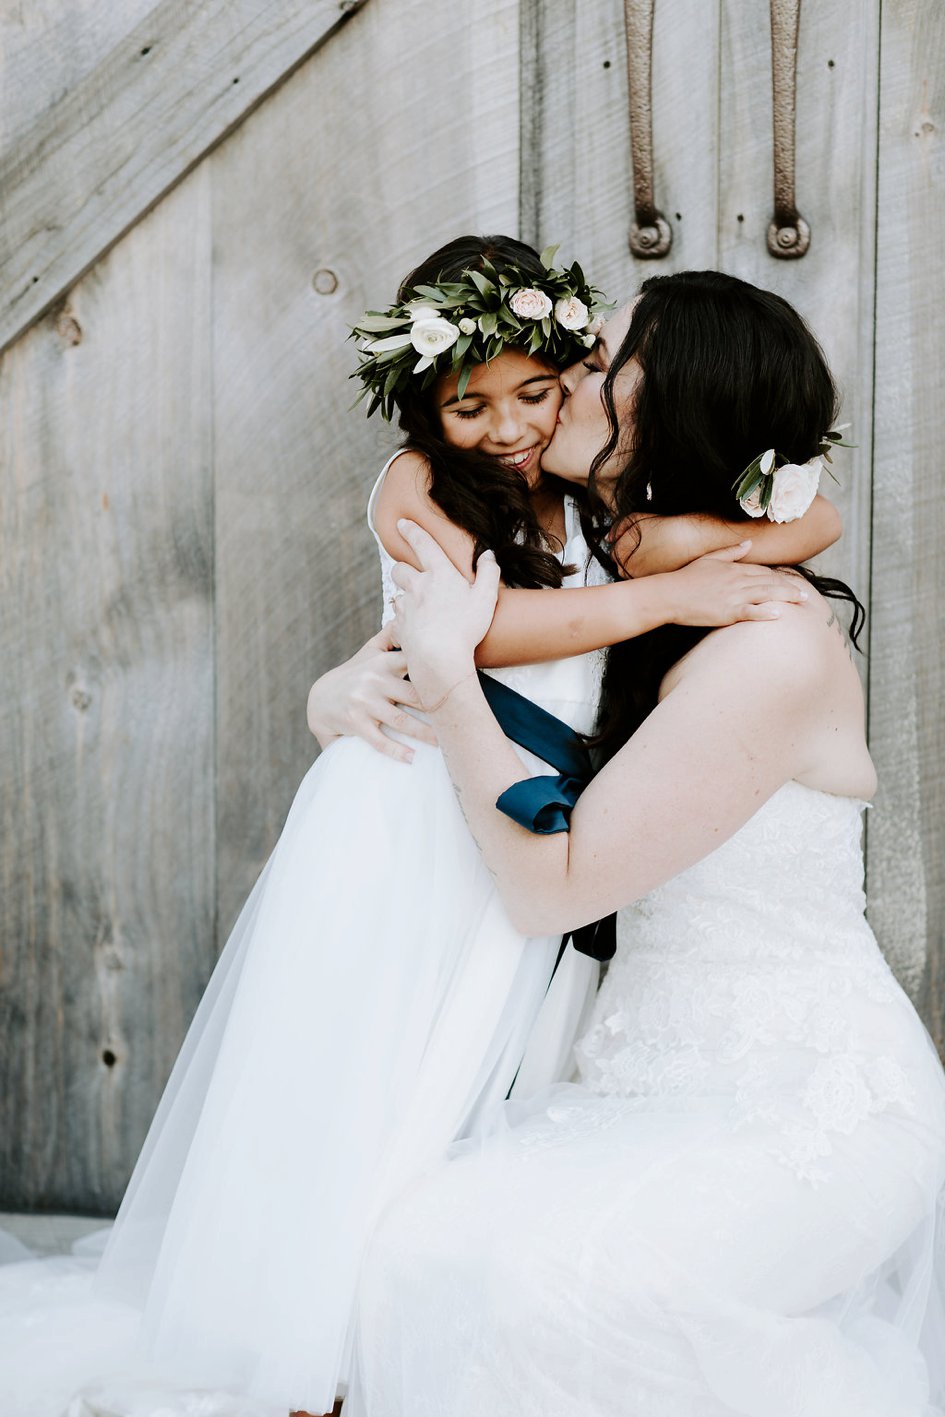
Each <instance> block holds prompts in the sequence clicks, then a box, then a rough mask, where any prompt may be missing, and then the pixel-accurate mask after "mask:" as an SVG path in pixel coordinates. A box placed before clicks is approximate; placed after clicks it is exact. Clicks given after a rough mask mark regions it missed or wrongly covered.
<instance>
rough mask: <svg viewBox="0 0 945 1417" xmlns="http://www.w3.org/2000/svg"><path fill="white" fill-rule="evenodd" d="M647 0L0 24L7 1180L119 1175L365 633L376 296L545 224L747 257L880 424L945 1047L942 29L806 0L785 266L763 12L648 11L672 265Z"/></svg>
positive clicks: (886, 683) (1, 897) (884, 622)
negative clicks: (360, 319) (323, 680)
mask: <svg viewBox="0 0 945 1417" xmlns="http://www.w3.org/2000/svg"><path fill="white" fill-rule="evenodd" d="M628 8H629V10H630V11H631V16H630V19H631V26H632V29H633V33H634V34H635V35H636V36H637V40H636V43H635V47H634V53H633V59H634V73H635V76H636V78H635V88H634V106H635V110H636V111H637V112H638V111H639V99H640V97H641V88H640V83H641V74H642V73H643V70H642V69H641V67H640V66H641V60H642V58H643V57H645V56H644V55H643V54H642V50H641V44H642V41H641V40H640V39H639V35H640V34H641V33H645V30H646V22H647V15H646V13H645V12H646V10H647V8H648V7H647V6H646V5H641V4H635V3H632V0H631V3H630V4H629V5H628ZM776 8H779V9H781V10H784V9H786V8H790V7H788V6H785V5H780V6H776ZM624 11H625V7H624V4H623V3H622V0H469V3H464V4H463V5H454V4H447V3H445V0H439V3H437V2H436V0H367V3H363V0H362V3H360V4H359V3H358V0H354V3H351V0H279V3H275V4H274V3H272V0H242V2H241V4H240V5H239V6H234V5H233V4H232V3H231V0H206V3H201V4H200V5H198V6H188V5H183V4H181V3H180V0H159V3H155V0H125V2H124V3H123V4H122V5H121V6H117V7H116V6H113V5H110V4H108V3H107V0H72V2H71V3H67V0H57V2H56V3H50V4H48V5H46V6H43V7H26V6H21V7H9V8H8V9H6V10H4V11H3V12H2V14H0V78H2V81H3V82H2V87H0V273H2V279H0V349H3V351H4V352H3V354H2V362H0V419H2V423H0V538H2V544H0V587H2V601H0V604H2V607H3V609H2V615H0V642H2V646H3V655H4V658H3V664H4V668H5V671H6V680H5V688H6V692H5V693H4V695H3V699H2V702H0V810H2V821H3V838H2V842H0V893H2V894H0V912H2V913H0V932H2V933H0V1040H2V1041H0V1206H7V1207H18V1206H23V1207H40V1208H43V1207H45V1208H72V1209H81V1210H88V1211H93V1212H95V1211H107V1210H109V1209H110V1208H112V1207H113V1206H114V1204H115V1203H116V1201H117V1200H118V1198H119V1196H120V1194H121V1191H122V1188H123V1186H124V1183H125V1180H126V1178H127V1175H128V1173H129V1171H130V1168H131V1165H132V1163H133V1161H134V1157H135V1155H136V1153H137V1150H138V1147H139V1145H140V1142H141V1139H142V1137H143V1135H144V1132H145V1129H146V1127H147V1124H148V1121H149V1119H150V1116H151V1113H152V1111H153V1108H154V1105H155V1103H156V1101H157V1097H158V1095H159V1092H160V1089H161V1086H162V1085H163V1081H164V1079H165V1077H166V1075H167V1072H168V1070H169V1068H170V1065H171V1063H172V1061H173V1058H174V1056H175V1054H176V1051H177V1048H178V1046H179V1043H180V1040H181V1037H182V1035H183V1032H184V1029H185V1027H186V1024H187V1022H188V1020H189V1018H190V1016H191V1014H192V1012H193V1009H194V1007H195V1004H196V1001H197V999H198V998H199V995H200V992H201V990H202V988H203V985H204V983H205V981H206V978H207V976H208V974H209V972H210V969H211V968H212V964H213V961H214V959H215V957H216V954H217V952H218V950H219V948H220V946H221V945H222V943H223V940H224V939H225V937H226V933H227V931H228V929H229V926H230V924H231V923H232V921H233V918H234V916H235V913H236V911H237V909H238V907H239V905H240V903H241V901H242V899H243V897H244V896H245V894H246V892H247V890H248V888H249V886H250V885H251V883H252V881H253V879H254V877H255V875H256V874H257V872H258V870H259V868H260V866H261V865H262V863H263V861H264V860H265V857H266V855H267V854H268V852H269V850H270V849H271V847H272V845H273V843H274V841H275V839H276V836H277V834H278V830H279V827H280V825H281V822H282V820H283V817H284V814H285V811H286V809H287V807H288V804H289V802H290V800H291V797H292V794H293V792H294V789H295V787H296V785H297V783H298V780H299V779H300V777H301V776H302V774H303V772H304V771H305V768H306V766H307V764H308V762H309V761H310V759H311V756H312V751H313V746H312V743H311V741H310V739H309V737H308V734H307V731H306V728H305V724H304V701H305V694H306V691H307V688H308V685H309V683H310V681H311V679H312V677H313V676H314V675H315V674H316V673H318V672H319V671H320V670H321V669H322V668H324V667H325V666H327V665H328V664H329V663H331V662H333V661H335V660H336V659H338V658H340V657H342V656H343V655H345V654H347V653H348V652H350V650H351V649H352V648H353V647H354V646H355V645H356V644H357V643H358V642H359V640H360V639H361V638H363V636H365V635H366V634H367V633H369V632H370V631H371V630H372V629H373V628H374V625H375V623H376V617H377V612H378V608H379V606H378V599H379V598H378V593H377V582H376V576H377V570H376V562H375V556H374V552H373V549H372V547H371V544H370V540H369V537H368V534H367V531H366V528H365V525H364V502H365V498H366V494H367V490H368V488H369V486H370V483H371V480H372V478H373V476H374V474H375V471H376V469H377V467H378V466H379V462H380V460H381V459H382V457H383V456H384V454H385V453H386V451H387V448H388V447H389V446H390V442H391V439H390V435H389V434H388V433H385V431H384V430H383V429H380V428H376V427H371V426H369V425H367V424H365V422H364V420H363V419H362V418H361V417H360V416H359V415H358V414H354V415H352V414H350V413H349V412H348V403H349V401H350V387H349V385H348V383H347V373H348V369H349V367H350V363H351V350H350V346H348V345H346V342H345V335H346V326H347V322H348V321H350V320H352V319H353V318H354V317H356V316H357V315H358V314H359V313H360V311H361V310H362V309H363V308H364V306H365V305H366V304H369V303H374V302H376V301H384V300H386V299H387V298H388V297H389V293H390V291H391V290H392V289H393V288H394V285H395V284H396V281H397V279H398V277H399V276H400V275H401V274H402V273H403V272H404V271H405V270H406V269H408V268H409V267H410V266H411V265H412V264H413V263H414V262H415V261H416V260H417V259H419V258H420V257H421V256H422V255H424V254H425V253H426V252H427V251H429V250H431V249H432V248H433V247H434V246H435V245H436V244H438V243H439V242H440V241H442V240H445V239H446V238H448V237H449V236H451V235H454V234H457V233H458V232H459V231H461V230H464V229H473V230H476V229H478V230H489V229H492V230H506V231H514V230H515V229H516V227H519V226H520V228H521V231H522V234H523V235H524V236H525V237H526V238H530V239H533V240H536V241H538V242H540V243H545V242H550V241H561V242H562V243H563V247H564V250H563V254H566V255H569V256H570V255H577V256H580V258H581V260H582V261H583V262H584V263H585V265H586V267H587V269H588V270H589V271H590V272H591V273H592V274H593V277H594V279H595V280H596V281H597V282H598V283H599V284H601V285H602V286H603V287H604V288H605V289H607V290H608V291H609V292H610V293H611V294H613V295H615V296H620V295H622V294H625V293H626V294H628V293H629V292H630V291H631V290H632V289H633V288H634V287H635V286H636V284H637V283H638V282H639V280H640V279H641V278H643V277H644V276H645V275H647V274H649V273H651V271H660V270H672V269H679V268H682V267H700V266H701V267H704V266H721V267H723V268H724V269H728V270H731V271H733V272H735V273H737V274H741V275H744V276H747V277H748V278H749V279H752V280H756V281H758V282H760V283H762V284H765V285H769V286H772V287H774V288H775V289H777V290H780V291H781V292H782V293H784V294H785V295H786V296H787V297H788V298H789V299H791V300H792V301H794V302H795V303H796V304H797V305H798V306H799V307H800V308H801V310H802V311H803V312H804V313H805V314H806V315H807V316H808V317H809V318H810V320H811V322H812V323H813V325H814V327H815V328H816V330H817V331H818V333H819V334H820V336H821V338H822V339H823V342H824V344H825V346H826V348H827V351H828V354H829V356H830V358H831V362H832V364H833V366H834V368H835V370H836V372H837V374H838V376H839V379H840V382H841V384H842V386H843V389H844V394H845V415H846V417H848V418H849V419H850V420H851V421H852V422H853V424H854V430H855V438H856V441H857V443H858V444H859V447H858V449H857V451H856V453H855V454H854V455H852V456H851V458H850V460H849V462H848V463H846V464H845V465H843V466H842V468H841V473H842V477H843V486H842V489H841V491H840V492H839V494H838V496H839V500H840V503H841V506H842V509H843V513H844V517H845V521H846V527H847V532H846V536H845V538H844V542H843V544H842V545H841V546H840V547H839V548H837V549H836V551H834V552H832V553H831V554H830V555H829V556H828V557H827V558H825V560H826V564H827V566H829V568H830V569H832V570H834V571H836V572H837V573H839V574H842V575H844V576H846V577H847V578H848V579H850V580H852V581H853V583H854V584H855V585H856V586H857V588H858V589H860V591H861V594H863V595H864V598H866V597H867V596H868V598H869V600H870V606H871V639H870V654H869V658H868V661H867V662H866V665H865V672H866V673H868V678H869V688H870V702H871V710H870V713H871V732H872V740H873V747H874V751H875V753H876V756H877V760H878V765H879V768H880V773H881V777H882V784H883V785H882V789H881V794H880V798H879V802H878V806H877V810H876V812H875V813H873V814H872V825H871V828H870V833H869V883H870V889H871V895H872V911H873V919H874V921H875V923H876V926H877V930H878V933H879V935H880V938H881V942H882V943H883V945H884V947H885V948H886V950H887V953H888V954H889V957H890V959H891V960H892V962H893V964H894V966H895V967H896V969H897V970H898V972H899V973H900V976H901V977H902V978H903V980H904V981H905V983H906V984H907V986H908V987H909V988H910V989H911V990H912V992H913V994H914V996H915V997H916V999H917V1000H918V1001H919V1003H920V1005H921V1007H922V1008H923V1010H924V1011H925V1015H926V1017H927V1018H928V1020H929V1021H930V1023H931V1024H932V1026H933V1028H934V1031H935V1033H936V1037H937V1038H938V1041H939V1042H940V1043H941V1042H942V1039H943V1036H945V1014H943V1010H945V990H943V985H942V979H941V975H942V971H943V969H945V941H943V938H942V935H943V923H945V877H943V872H945V866H943V861H945V852H943V849H942V848H943V841H942V834H943V826H942V821H943V798H945V783H943V776H942V774H943V766H942V765H943V762H945V754H943V748H945V742H943V729H942V713H941V703H942V697H943V689H945V684H943V682H942V679H943V673H945V671H943V668H942V662H941V643H942V630H943V628H945V626H943V614H945V611H943V606H945V584H943V580H945V570H943V564H945V563H943V558H942V556H941V554H940V551H939V544H940V542H941V540H942V532H943V530H945V527H943V498H942V496H941V493H940V487H939V483H940V474H939V467H938V462H939V458H938V455H937V440H936V438H935V430H936V428H937V420H936V414H937V412H938V409H937V405H936V397H935V389H936V381H937V377H938V370H939V369H940V368H941V367H942V366H943V362H945V361H943V356H945V348H943V344H945V336H943V334H942V323H941V320H940V319H939V317H938V311H939V310H940V308H941V301H942V294H943V291H942V281H941V258H940V256H939V254H938V249H937V248H938V241H939V233H940V232H941V230H942V229H943V225H945V195H943V194H945V179H943V171H942V167H943V156H942V152H943V149H942V142H941V136H940V135H941V131H942V127H943V123H945V93H943V84H945V78H943V75H945V16H943V12H942V10H941V8H940V7H937V6H936V5H934V4H933V3H932V0H863V3H862V4H861V5H859V6H858V7H856V13H855V15H852V13H851V8H850V7H849V6H848V5H844V4H840V3H834V2H833V0H831V3H829V4H827V3H818V2H816V0H803V4H802V5H801V14H800V49H799V55H798V64H797V153H796V198H797V205H798V207H799V209H800V211H801V213H802V215H803V216H804V218H805V219H806V220H807V222H808V223H809V226H810V231H811V240H810V249H809V250H808V252H807V254H806V255H805V256H803V258H802V259H800V260H794V261H781V260H776V259H774V258H772V257H771V256H770V255H769V254H768V252H767V248H766V243H765V235H766V231H767V227H768V224H769V221H770V219H771V216H772V184H773V176H772V104H771V30H770V20H769V6H768V4H766V3H765V0H750V3H746V0H674V3H673V4H672V5H670V4H667V3H657V4H656V5H655V8H654V32H653V41H652V87H653V114H652V135H653V171H652V185H653V200H654V201H655V204H656V205H657V206H658V207H659V208H660V209H661V211H662V213H663V214H664V216H665V218H666V219H667V221H668V224H669V226H670V227H671V230H672V247H671V250H670V253H669V255H668V257H666V258H664V259H662V260H653V261H647V260H642V259H638V258H634V257H631V255H630V253H629V251H628V245H627V239H628V232H629V229H630V225H631V221H632V220H633V217H634V211H633V185H632V181H631V171H630V144H629V130H628V120H627V108H628V84H627V54H626V47H625V13H624ZM647 52H649V51H648V47H647ZM640 131H641V130H640V128H639V122H638V129H637V133H638V137H639V134H640ZM639 177H640V174H639V173H638V178H639ZM643 187H645V184H643V186H642V187H641V183H640V181H639V180H638V184H637V196H638V198H639V197H640V195H641V192H643ZM643 195H644V196H645V192H643ZM930 283H931V284H930Z"/></svg>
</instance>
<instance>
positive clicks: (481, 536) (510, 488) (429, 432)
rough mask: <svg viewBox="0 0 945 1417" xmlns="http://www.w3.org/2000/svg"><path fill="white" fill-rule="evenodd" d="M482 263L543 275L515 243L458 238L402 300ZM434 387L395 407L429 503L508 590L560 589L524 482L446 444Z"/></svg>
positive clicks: (406, 283)
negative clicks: (422, 461) (424, 472)
mask: <svg viewBox="0 0 945 1417" xmlns="http://www.w3.org/2000/svg"><path fill="white" fill-rule="evenodd" d="M484 260H485V261H490V262H491V263H492V265H493V266H494V268H495V269H496V270H497V271H498V272H499V274H500V275H501V274H502V273H503V272H504V271H506V270H514V271H515V272H516V273H517V274H518V275H519V276H524V277H525V278H526V279H528V278H531V279H532V280H535V281H536V282H537V281H541V280H543V279H544V276H545V270H544V267H543V266H542V264H541V261H540V260H539V259H538V253H537V251H534V250H533V249H532V247H531V246H526V245H525V244H524V243H523V242H521V241H516V240H515V239H514V237H511V236H459V237H457V238H456V240H455V241H450V242H449V243H448V244H447V245H446V246H441V247H440V249H439V250H438V251H434V252H433V254H432V256H428V257H427V259H426V260H425V261H424V262H422V264H421V265H419V266H418V267H417V268H416V270H414V271H411V272H410V274H409V275H408V276H406V277H405V278H404V280H403V282H402V283H401V287H400V290H399V292H398V297H397V298H398V300H400V301H406V300H409V299H410V298H411V295H412V292H413V291H414V290H415V289H416V287H417V286H418V285H437V284H439V283H440V282H441V281H449V280H457V279H458V278H459V277H460V276H461V275H462V274H463V272H464V271H470V270H472V271H475V270H481V269H482V262H483V261H484ZM548 367H549V369H552V368H553V366H552V365H551V364H549V366H548ZM435 388H436V385H435V384H434V385H433V386H432V387H431V388H429V389H427V390H426V391H424V390H421V389H420V388H419V387H417V388H415V389H414V388H411V389H408V390H407V392H406V393H405V394H404V395H402V396H400V397H398V400H397V403H398V409H399V413H400V420H399V421H400V427H401V429H402V430H403V432H404V433H405V434H406V444H405V446H406V447H408V448H413V449H414V450H415V451H416V452H418V453H422V455H423V456H424V457H425V458H426V460H427V462H428V463H429V464H430V472H431V479H432V480H431V483H430V496H431V497H432V498H433V500H434V502H436V504H437V506H438V507H440V508H442V510H443V511H444V512H445V513H446V515H447V516H448V517H449V519H450V521H451V522H453V523H455V525H456V526H461V527H462V528H463V530H464V531H468V532H469V534H470V536H472V537H473V539H474V541H475V555H476V556H477V557H478V556H479V555H480V554H481V553H482V552H483V551H486V550H489V549H491V550H492V551H494V552H495V555H496V559H497V560H498V562H499V566H500V567H501V569H502V575H503V579H504V580H505V581H506V583H507V584H508V585H516V586H531V587H535V586H560V585H561V582H562V579H563V577H564V575H565V574H566V573H567V572H568V571H569V570H570V569H571V568H570V567H567V566H563V565H562V564H561V562H560V561H559V560H558V559H557V557H556V556H555V554H554V546H553V543H552V541H551V539H550V538H549V537H548V536H547V535H546V534H545V532H544V531H543V530H542V528H541V526H540V525H539V522H538V518H537V517H536V515H535V511H534V508H533V506H532V501H531V497H530V496H529V491H528V484H527V482H526V481H525V478H524V476H523V475H522V474H521V473H520V472H517V471H516V469H515V468H511V467H503V465H502V464H501V463H499V462H497V461H496V459H495V458H488V457H485V456H483V454H481V453H477V452H475V451H474V450H471V449H467V448H454V447H452V446H451V445H450V444H449V443H447V442H446V440H445V439H444V437H443V431H442V427H441V424H440V415H439V411H438V409H437V406H436V401H435V396H434V390H435ZM568 490H569V491H570V490H572V489H570V488H569V489H568ZM559 549H560V548H559Z"/></svg>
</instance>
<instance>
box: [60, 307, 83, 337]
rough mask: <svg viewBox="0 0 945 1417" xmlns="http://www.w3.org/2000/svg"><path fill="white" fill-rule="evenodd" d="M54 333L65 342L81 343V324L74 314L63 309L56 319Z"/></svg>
mask: <svg viewBox="0 0 945 1417" xmlns="http://www.w3.org/2000/svg"><path fill="white" fill-rule="evenodd" d="M56 334H57V335H58V336H59V338H60V339H61V340H62V341H63V342H64V343H65V344H81V343H82V326H81V325H80V324H79V322H78V320H77V319H76V318H75V316H74V315H72V314H70V313H69V311H68V310H63V312H62V314H61V315H59V316H58V318H57V320H56Z"/></svg>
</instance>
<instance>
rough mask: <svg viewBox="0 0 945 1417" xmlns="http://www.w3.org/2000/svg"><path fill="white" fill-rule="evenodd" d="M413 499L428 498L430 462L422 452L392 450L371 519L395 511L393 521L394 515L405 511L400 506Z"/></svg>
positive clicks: (384, 516) (377, 519) (379, 519)
mask: <svg viewBox="0 0 945 1417" xmlns="http://www.w3.org/2000/svg"><path fill="white" fill-rule="evenodd" d="M416 500H419V501H427V502H429V500H430V464H429V463H428V462H427V460H426V458H425V457H424V456H423V454H422V453H417V452H414V450H413V449H412V448H405V449H404V451H403V452H402V453H397V454H396V456H395V457H394V460H393V462H392V463H391V464H390V466H389V467H388V469H387V472H386V474H385V477H384V481H383V482H382V483H381V486H380V490H379V491H378V494H377V503H376V507H375V514H374V515H375V520H376V521H377V522H378V524H379V523H380V522H381V520H382V519H384V518H386V517H390V516H391V515H392V514H393V513H396V515H394V517H393V520H394V521H396V519H397V517H402V516H405V515H406V513H405V512H404V511H403V510H401V509H402V508H403V506H404V505H405V504H409V503H412V502H413V501H416Z"/></svg>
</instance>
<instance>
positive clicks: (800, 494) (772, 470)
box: [732, 423, 856, 522]
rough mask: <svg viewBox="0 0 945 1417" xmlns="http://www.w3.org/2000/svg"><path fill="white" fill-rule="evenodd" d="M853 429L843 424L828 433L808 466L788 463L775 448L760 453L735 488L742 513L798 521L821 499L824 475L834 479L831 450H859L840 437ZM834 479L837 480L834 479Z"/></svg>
mask: <svg viewBox="0 0 945 1417" xmlns="http://www.w3.org/2000/svg"><path fill="white" fill-rule="evenodd" d="M849 426H850V425H849V423H841V424H840V426H839V427H838V428H831V429H830V431H829V432H828V433H825V434H824V437H823V441H822V442H821V444H820V446H819V447H818V449H817V452H816V453H815V455H814V456H813V457H812V458H809V459H808V461H807V462H805V463H792V462H788V460H787V458H786V457H784V456H783V455H782V454H781V453H779V452H776V451H775V449H774V448H768V449H767V451H766V452H763V453H759V455H758V457H756V458H755V459H754V460H753V461H752V462H750V463H749V464H748V466H747V467H746V468H745V471H744V472H743V473H742V474H741V475H740V476H739V477H737V478H736V479H735V482H734V483H733V486H732V491H733V492H734V493H735V496H736V497H737V498H738V504H739V506H740V507H741V509H742V511H743V512H747V513H748V515H749V516H750V517H763V516H765V515H767V517H768V520H769V521H772V522H793V521H797V519H798V517H802V516H803V515H804V513H805V512H806V511H807V509H808V507H809V506H810V504H811V502H813V500H814V498H815V497H816V496H817V489H818V487H819V486H820V478H821V474H822V473H824V472H826V473H827V475H828V476H829V477H833V473H832V472H831V471H830V468H829V467H828V466H827V464H828V463H829V462H830V461H831V458H830V450H831V449H832V448H855V447H856V444H855V443H845V442H844V441H843V439H842V438H841V436H840V434H841V433H842V432H843V430H844V428H849ZM833 480H834V482H836V480H837V479H836V478H835V477H833Z"/></svg>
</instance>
